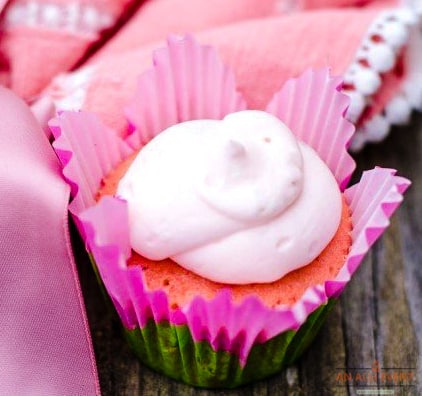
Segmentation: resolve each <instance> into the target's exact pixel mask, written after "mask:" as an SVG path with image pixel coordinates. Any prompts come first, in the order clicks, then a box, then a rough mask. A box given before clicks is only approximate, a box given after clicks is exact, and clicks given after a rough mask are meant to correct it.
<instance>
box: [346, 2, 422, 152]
mask: <svg viewBox="0 0 422 396" xmlns="http://www.w3.org/2000/svg"><path fill="white" fill-rule="evenodd" d="M417 3H418V4H420V3H419V1H418V2H417ZM419 22H420V15H419V14H418V12H416V10H415V9H412V8H409V7H403V8H398V9H394V10H389V11H385V12H382V13H381V14H380V15H379V17H378V18H377V19H376V20H375V21H374V22H373V23H372V25H371V27H370V28H369V30H368V32H367V34H366V36H365V37H364V40H363V42H362V45H361V47H360V48H359V50H358V51H357V53H356V57H355V60H354V61H353V63H352V64H351V65H350V67H349V68H348V70H347V71H346V73H345V76H344V81H345V88H344V89H343V92H344V93H345V94H347V95H349V96H350V98H351V104H350V107H349V110H348V112H347V115H346V116H347V118H348V119H349V120H350V121H352V122H356V121H357V120H358V119H359V118H360V116H361V115H362V114H363V111H364V110H365V108H366V107H367V106H370V105H371V97H372V96H373V95H374V94H375V93H376V92H377V91H378V89H379V88H380V86H381V82H382V81H381V78H382V74H383V73H386V72H388V71H390V70H392V69H393V68H394V66H395V65H396V62H397V59H398V55H399V53H400V51H401V49H402V48H403V47H404V45H406V44H407V45H408V47H409V48H408V49H407V51H406V54H405V56H406V58H407V59H406V61H407V62H406V63H407V65H408V67H410V68H411V70H408V77H407V80H406V82H405V84H404V85H403V88H402V90H401V91H400V92H399V93H398V94H397V95H396V97H395V98H394V99H393V100H392V101H391V102H390V103H389V104H388V105H387V106H386V108H385V109H384V112H383V113H382V114H378V115H376V116H374V117H373V118H372V119H371V120H369V121H368V122H366V123H365V124H364V125H363V126H362V127H360V128H359V130H358V131H357V132H356V134H355V136H354V137H353V141H352V145H351V150H352V151H358V150H360V149H361V148H362V147H363V146H364V145H365V143H366V142H378V141H380V140H382V139H384V138H385V136H386V135H387V134H388V132H389V130H390V127H391V125H392V124H405V123H407V122H408V120H409V118H410V114H411V112H412V109H420V107H421V104H422V102H421V93H422V79H421V75H420V71H419V70H417V69H418V68H419V69H421V67H422V59H421V55H420V54H419V53H420V51H421V48H422V47H420V45H421V43H420V36H421V32H420V30H419ZM417 47H419V48H417ZM412 48H413V50H412ZM415 52H417V54H415ZM416 55H417V56H416Z"/></svg>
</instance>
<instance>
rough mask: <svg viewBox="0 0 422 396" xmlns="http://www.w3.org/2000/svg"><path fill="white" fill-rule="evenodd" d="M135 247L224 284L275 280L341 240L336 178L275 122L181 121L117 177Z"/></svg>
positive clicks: (254, 118)
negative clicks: (336, 238)
mask: <svg viewBox="0 0 422 396" xmlns="http://www.w3.org/2000/svg"><path fill="white" fill-rule="evenodd" d="M117 195H118V196H120V197H121V198H123V199H125V200H127V202H128V208H129V218H130V224H129V226H130V231H131V244H132V248H133V249H134V250H135V251H137V252H138V253H140V254H141V255H143V256H145V257H147V258H149V259H151V260H162V259H165V258H168V257H170V258H172V259H173V260H174V261H176V262H177V263H178V264H179V265H181V266H183V267H185V268H187V269H189V270H191V271H193V272H195V273H197V274H199V275H201V276H203V277H206V278H208V279H211V280H214V281H217V282H223V283H238V284H243V283H257V282H272V281H275V280H277V279H279V278H281V277H282V276H283V275H285V274H286V273H287V272H290V271H292V270H294V269H297V268H300V267H302V266H304V265H306V264H308V263H310V262H311V261H312V260H314V259H315V258H316V257H317V256H318V255H319V254H320V253H321V251H322V250H323V249H324V248H325V246H326V245H327V244H328V243H329V242H330V240H331V239H332V237H333V236H334V234H335V232H336V230H337V228H338V225H339V222H340V217H341V206H342V204H341V195H340V191H339V189H338V186H337V183H336V181H335V179H334V176H333V175H332V174H331V172H330V171H329V169H328V168H327V166H326V165H325V164H324V163H323V162H322V160H321V159H320V158H319V157H318V156H317V154H316V153H315V152H314V151H313V150H312V149H311V148H310V147H308V146H306V145H304V144H303V143H301V142H298V141H297V140H296V138H295V137H294V135H293V134H292V133H291V131H290V130H289V129H288V128H287V127H286V126H285V125H284V124H283V123H282V122H281V121H280V120H279V119H277V118H276V117H274V116H272V115H270V114H268V113H265V112H262V111H250V110H249V111H241V112H237V113H232V114H230V115H228V116H226V117H225V118H224V119H223V120H221V121H216V120H196V121H188V122H184V123H181V124H177V125H174V126H172V127H170V128H168V129H166V130H165V131H163V132H161V133H160V134H159V135H158V136H157V137H156V138H154V139H153V140H152V141H151V142H150V143H148V144H147V145H146V146H145V147H144V148H142V150H141V151H140V153H139V154H138V156H137V157H136V158H135V160H134V162H133V163H132V165H131V167H130V168H129V170H128V172H127V173H126V175H125V176H124V177H123V179H122V180H121V181H120V183H119V186H118V190H117Z"/></svg>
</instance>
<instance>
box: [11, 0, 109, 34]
mask: <svg viewBox="0 0 422 396" xmlns="http://www.w3.org/2000/svg"><path fill="white" fill-rule="evenodd" d="M113 23H114V18H113V16H112V15H111V14H108V13H106V12H104V11H101V10H99V9H98V8H96V7H95V6H93V5H89V4H81V3H78V2H76V1H73V2H70V3H69V4H57V3H54V2H51V3H41V2H38V1H35V0H30V1H25V0H22V1H14V2H12V3H11V5H10V6H9V7H8V8H7V12H6V14H5V17H4V22H3V28H4V29H6V30H8V29H11V28H13V27H16V26H25V27H41V28H46V29H56V30H62V31H66V32H70V33H78V34H96V33H98V32H100V31H102V30H104V29H107V28H110V27H111V26H112V25H113Z"/></svg>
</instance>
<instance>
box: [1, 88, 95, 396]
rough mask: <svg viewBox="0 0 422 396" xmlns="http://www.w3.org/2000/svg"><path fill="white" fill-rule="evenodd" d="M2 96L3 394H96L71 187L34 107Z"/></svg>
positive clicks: (16, 99)
mask: <svg viewBox="0 0 422 396" xmlns="http://www.w3.org/2000/svg"><path fill="white" fill-rule="evenodd" d="M0 102H1V103H2V105H1V106H0V135H1V138H0V141H1V145H0V191H1V194H0V235H1V238H0V318H1V321H2V324H1V329H0V394H1V395H5V396H6V395H19V396H21V395H22V396H26V395H28V396H35V395H63V396H75V395H96V394H99V393H100V391H99V385H98V379H97V372H96V368H95V363H94V355H93V351H92V346H91V341H90V338H89V331H88V325H87V319H86V316H85V312H84V307H83V302H82V295H81V291H80V286H79V283H78V278H77V273H76V268H75V263H74V260H73V256H72V253H71V247H70V240H69V231H68V223H67V205H68V199H69V187H68V185H67V184H66V183H65V182H64V180H63V179H62V177H61V172H60V166H59V162H58V160H57V157H56V156H55V154H54V152H53V150H52V148H51V146H50V144H49V142H48V140H47V138H46V137H45V135H44V133H43V132H42V130H41V128H40V126H39V125H38V124H37V123H36V121H35V119H34V117H33V115H32V114H31V112H30V111H29V108H28V107H26V106H25V104H24V103H23V102H22V100H21V99H19V98H17V97H16V96H15V95H14V94H12V93H11V92H10V91H8V90H5V89H4V88H0Z"/></svg>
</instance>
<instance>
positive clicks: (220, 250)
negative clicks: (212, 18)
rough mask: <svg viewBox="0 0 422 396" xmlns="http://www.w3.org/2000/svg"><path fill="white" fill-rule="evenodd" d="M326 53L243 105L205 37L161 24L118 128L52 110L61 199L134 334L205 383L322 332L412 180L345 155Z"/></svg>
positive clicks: (345, 130)
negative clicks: (250, 106) (358, 172)
mask: <svg viewBox="0 0 422 396" xmlns="http://www.w3.org/2000/svg"><path fill="white" fill-rule="evenodd" d="M340 87H341V81H340V80H339V79H338V78H333V77H331V76H330V73H329V70H328V69H323V70H319V71H312V70H310V71H306V72H305V73H303V74H302V75H300V76H299V77H298V78H296V79H291V80H289V81H288V82H287V83H286V84H285V85H284V87H283V88H282V89H281V90H280V91H279V92H277V93H276V94H275V95H274V97H273V98H272V100H271V101H270V102H269V104H268V106H267V107H266V110H265V111H256V110H246V109H247V104H246V102H245V100H244V99H243V98H242V96H241V95H240V94H239V93H238V92H237V91H236V87H235V81H234V78H233V75H232V73H231V72H230V70H228V69H227V68H226V67H224V65H223V64H221V62H220V60H219V58H218V56H217V55H216V53H215V52H214V50H213V49H212V48H210V47H206V46H201V45H199V44H198V43H196V41H195V40H194V39H193V38H191V37H189V36H186V37H182V38H170V39H169V40H168V46H167V48H163V49H160V50H158V51H157V52H156V53H155V55H154V67H153V69H152V70H150V71H148V72H146V73H144V74H143V75H141V77H140V79H139V84H138V87H137V91H136V94H135V96H134V98H133V100H132V102H131V103H130V104H129V106H128V108H127V115H128V118H129V120H130V122H131V125H132V127H131V129H130V130H129V131H128V133H127V136H126V137H125V138H122V137H120V136H118V134H116V133H115V132H114V131H112V130H110V129H108V128H107V127H105V126H104V125H103V124H102V122H101V121H100V120H99V119H98V118H97V117H96V115H94V114H90V113H85V112H63V113H61V114H60V115H59V116H58V117H57V118H56V119H55V120H53V121H52V122H51V129H52V131H53V134H54V135H55V138H56V141H55V143H54V147H55V149H56V152H57V154H58V156H59V158H60V160H61V162H62V164H63V174H64V177H65V178H66V180H67V181H68V182H69V184H70V185H71V189H72V196H73V200H72V202H71V204H70V210H71V212H72V214H73V216H74V219H75V221H76V224H77V226H78V229H79V231H80V232H81V234H82V236H83V238H84V240H85V242H86V246H87V249H88V252H89V253H90V255H91V257H92V258H93V262H94V265H95V267H96V269H98V273H99V275H100V277H101V281H102V283H103V284H104V286H105V288H106V290H107V292H108V294H109V296H110V298H111V300H112V302H113V304H114V306H115V308H116V310H117V312H118V314H119V316H120V318H121V320H122V324H123V327H124V330H125V333H126V335H127V338H128V340H129V342H130V344H131V345H132V346H133V348H134V350H135V352H136V353H137V354H138V356H139V357H140V358H141V360H142V361H143V362H144V363H145V364H147V365H149V366H150V367H152V368H154V369H156V370H157V371H160V372H162V373H164V374H166V375H168V376H170V377H172V378H175V379H177V380H182V381H185V382H187V383H189V384H192V385H195V386H202V387H235V386H238V385H241V384H244V383H247V382H250V381H253V380H256V379H261V378H264V377H266V376H269V375H271V374H274V373H275V372H277V371H279V370H281V369H282V368H283V367H285V366H286V365H288V364H290V363H291V362H293V361H294V360H295V359H297V358H298V357H299V356H300V354H301V353H302V352H303V350H304V349H305V348H306V347H307V346H308V345H309V343H310V342H311V341H312V339H313V337H314V336H315V334H316V333H317V331H318V329H319V327H320V326H321V324H322V322H323V320H324V318H325V317H326V315H327V314H328V312H329V310H330V308H331V307H332V305H333V304H334V303H335V301H336V299H337V297H338V296H339V295H340V293H341V292H342V290H343V289H344V288H345V286H346V284H347V283H348V281H349V280H350V278H351V276H352V274H353V272H354V271H355V270H356V269H357V267H358V266H359V264H360V262H361V260H362V258H363V256H364V255H365V253H366V252H367V251H368V249H369V248H370V246H371V245H372V244H373V243H374V242H375V240H376V239H377V238H378V237H379V236H380V235H381V234H382V231H383V230H384V229H385V228H386V226H387V225H388V218H389V217H390V216H391V215H392V213H393V212H394V210H395V209H396V208H397V206H398V205H399V203H400V202H401V201H402V194H403V193H404V191H405V190H406V188H407V187H408V185H409V182H408V181H407V180H406V179H403V178H401V177H398V176H395V172H394V171H393V170H390V169H381V168H376V169H373V170H371V171H368V172H365V173H364V174H363V176H362V178H361V181H360V182H359V183H358V184H356V185H354V186H352V187H349V188H347V189H346V187H347V184H348V181H349V179H350V176H351V174H352V172H353V169H354V161H353V160H352V158H351V157H350V156H349V154H348V153H347V145H348V142H349V141H350V139H351V137H352V135H353V132H354V128H353V125H352V124H351V123H350V122H348V121H347V120H345V118H344V114H345V112H346V110H347V106H348V103H349V101H348V98H347V97H346V96H345V95H344V94H342V93H340V92H339V89H340Z"/></svg>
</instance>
